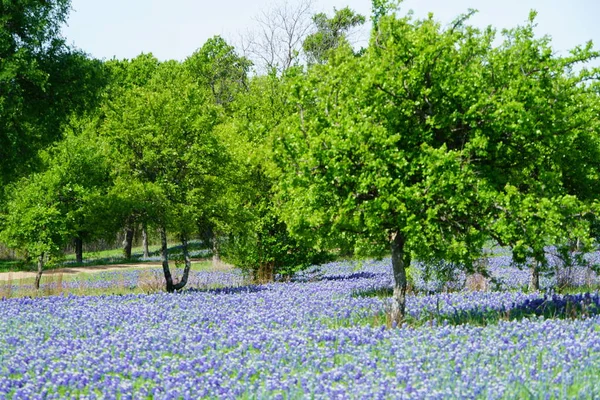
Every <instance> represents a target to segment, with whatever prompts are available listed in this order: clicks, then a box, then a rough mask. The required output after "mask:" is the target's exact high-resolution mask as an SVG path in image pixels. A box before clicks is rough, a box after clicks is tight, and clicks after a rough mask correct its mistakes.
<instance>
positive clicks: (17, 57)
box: [0, 0, 600, 321]
mask: <svg viewBox="0 0 600 400" xmlns="http://www.w3.org/2000/svg"><path fill="white" fill-rule="evenodd" d="M395 5H396V2H393V1H379V0H378V1H373V12H374V16H373V18H372V22H373V25H372V27H373V29H372V32H371V40H370V43H369V45H368V47H367V48H364V49H361V50H360V51H355V50H354V49H353V48H352V47H351V46H350V40H349V37H348V35H349V33H350V32H351V30H352V28H354V27H356V26H358V25H360V24H363V23H364V22H365V20H366V19H365V17H364V16H361V15H359V14H356V13H355V12H354V11H352V10H351V9H349V8H342V9H339V10H334V14H333V15H331V16H328V15H326V14H324V13H318V14H315V15H312V16H310V15H308V14H307V10H308V9H309V8H308V5H307V4H304V3H302V4H301V6H299V8H298V9H297V10H295V11H293V12H292V14H291V15H285V13H284V12H283V11H281V10H279V11H277V12H276V13H275V14H276V18H275V17H274V18H273V19H268V18H267V19H266V20H263V21H262V23H263V28H264V29H265V31H268V30H269V28H270V29H271V31H272V32H279V33H281V34H283V35H284V36H285V34H287V41H288V45H289V46H288V47H286V48H285V49H287V50H288V53H289V54H287V55H280V56H282V57H283V58H284V59H285V62H284V61H282V62H277V63H273V62H272V63H267V64H268V66H269V67H268V68H267V70H266V71H261V72H264V74H252V63H251V61H250V60H249V59H248V58H246V57H244V56H241V55H240V53H239V52H238V51H237V49H236V48H235V47H233V46H232V45H231V44H229V43H227V41H225V40H224V39H223V38H221V37H218V36H215V37H213V38H211V39H209V40H208V41H207V42H206V43H204V44H202V45H201V46H200V47H199V48H198V50H196V51H195V52H194V53H193V54H191V55H190V56H189V57H188V58H187V59H186V60H184V61H174V60H171V61H162V60H157V59H156V58H155V57H154V56H152V54H141V55H139V56H138V57H136V58H134V59H131V60H108V61H98V60H93V59H91V58H90V57H88V56H87V55H85V54H84V53H82V52H81V51H79V50H76V49H72V48H70V47H68V46H66V45H65V43H64V40H63V38H62V37H61V36H60V26H61V24H62V23H64V21H65V18H66V16H67V13H68V11H69V2H68V1H66V0H64V1H62V0H56V1H44V2H35V1H25V0H20V1H16V2H3V3H2V5H0V7H1V11H2V13H1V14H0V15H1V17H0V22H1V23H2V25H1V30H0V89H1V90H0V96H1V97H0V156H1V157H2V165H1V167H0V183H1V184H2V186H3V191H2V195H0V198H1V199H2V200H1V201H0V210H1V214H0V231H2V234H1V237H2V242H3V243H4V244H7V245H9V246H11V247H16V248H18V249H20V250H21V251H23V252H24V253H26V255H27V256H28V257H29V258H30V259H32V260H33V259H36V258H37V259H38V261H40V263H39V266H40V269H41V268H42V267H43V263H44V262H45V261H47V260H48V257H49V256H50V257H51V258H55V257H56V256H59V255H60V253H61V252H63V251H64V248H65V246H67V245H68V244H70V243H74V245H75V248H76V252H77V260H78V261H83V254H82V252H83V246H84V245H85V244H89V243H93V242H95V241H98V240H100V239H102V240H109V239H110V238H111V237H112V238H113V240H114V238H115V237H116V236H117V235H118V233H119V232H124V236H125V243H126V245H125V254H126V256H130V253H131V241H132V238H133V234H134V231H135V230H136V229H142V230H143V231H144V235H145V236H146V237H147V236H148V231H150V232H156V235H155V237H158V238H159V239H160V242H161V246H162V248H163V255H164V257H163V260H162V262H163V270H164V274H165V281H166V288H167V290H169V291H172V290H179V289H181V288H183V287H184V286H185V285H186V282H187V276H188V275H187V274H184V276H183V277H182V278H181V280H176V279H175V280H174V279H173V277H172V276H171V273H170V269H169V268H170V267H169V259H168V255H167V254H168V253H167V251H166V247H167V241H168V240H179V241H181V242H182V244H183V249H184V251H183V253H184V258H186V263H187V264H189V260H187V258H189V257H186V256H185V254H187V251H186V249H187V246H186V243H187V242H188V240H190V239H192V238H201V239H202V240H204V241H205V242H207V243H206V244H207V245H209V246H210V247H211V248H212V250H213V252H214V253H215V257H216V256H218V255H223V257H224V258H225V259H226V260H228V261H231V262H234V263H235V264H236V265H237V266H239V267H242V268H243V269H244V270H246V271H247V272H248V274H249V275H251V276H253V277H254V278H255V279H258V280H272V279H274V278H275V277H276V276H279V275H287V276H288V277H289V276H291V275H293V274H294V273H296V272H298V271H300V270H302V269H304V268H306V267H307V266H309V265H311V264H314V263H318V262H321V261H323V260H325V259H327V258H328V257H330V256H331V254H334V255H339V254H343V255H353V254H356V253H364V254H368V255H376V256H382V255H384V254H386V253H389V252H390V251H391V253H392V260H393V261H394V262H393V263H392V264H393V267H394V276H395V277H396V284H395V298H396V300H397V302H396V306H395V307H396V317H395V318H396V319H397V320H398V321H399V320H400V319H401V317H402V314H403V312H404V300H403V299H404V296H405V292H406V287H407V281H408V280H407V276H406V270H407V268H409V267H410V266H411V264H414V262H413V261H419V262H422V263H426V264H427V265H429V266H430V268H433V269H434V270H438V271H440V272H441V273H443V274H447V275H448V276H450V275H452V274H454V271H455V270H460V271H468V270H473V269H476V267H477V262H478V260H479V258H480V256H481V253H482V249H483V248H484V247H485V246H486V245H488V244H489V243H499V244H501V245H503V246H506V247H508V248H509V249H510V251H511V252H512V255H513V259H514V260H515V262H517V263H521V264H522V265H524V266H529V267H530V268H531V284H532V289H536V288H539V280H540V276H541V275H543V274H544V273H545V272H547V271H552V268H550V266H549V264H548V263H547V261H546V260H547V253H548V249H549V248H550V247H551V246H554V247H552V248H555V249H557V251H558V253H560V254H561V257H562V258H563V259H564V260H565V262H572V261H573V260H575V259H576V258H577V257H581V254H584V253H585V252H587V251H590V250H592V249H593V248H594V246H596V242H595V238H596V237H597V236H598V234H597V231H598V229H597V226H598V222H597V221H598V220H597V218H596V211H597V204H596V197H597V193H598V190H599V189H600V186H599V185H600V175H599V173H598V171H599V170H600V164H599V163H600V161H599V160H600V140H599V136H598V131H599V129H600V123H599V119H598V115H599V112H600V101H599V97H598V90H597V88H598V85H597V82H598V79H597V78H598V71H597V70H593V69H587V68H586V65H587V64H586V63H587V62H588V61H590V60H593V59H594V58H597V57H598V55H599V54H598V52H596V51H595V50H594V49H593V46H592V45H591V43H590V44H588V45H585V46H581V47H578V48H576V49H574V50H573V51H572V52H571V53H570V54H569V55H566V56H559V55H557V54H556V53H555V52H554V51H553V49H552V47H551V42H550V39H549V38H547V37H538V36H536V34H535V13H532V14H531V15H530V18H529V20H528V22H526V23H525V24H524V25H523V26H519V27H517V28H514V29H511V30H506V31H503V32H502V35H501V36H498V35H497V34H496V31H495V30H494V29H493V28H491V27H490V28H486V29H477V28H474V27H472V26H470V25H469V18H470V16H471V14H472V13H471V12H470V13H469V14H466V15H462V16H459V17H458V18H457V20H456V21H455V22H454V23H453V24H452V25H450V26H448V27H444V26H442V25H441V24H440V23H438V22H437V21H436V20H435V19H434V18H433V16H430V17H428V18H426V19H423V20H417V19H414V18H412V16H411V15H410V14H409V15H407V16H402V15H400V13H399V12H398V11H397V7H396V6H395ZM305 6H306V7H305ZM275 14H274V16H275ZM265 15H267V14H265ZM303 16H306V17H307V18H306V21H303V20H301V19H302V17H303ZM311 17H312V18H311ZM269 21H272V22H273V23H274V24H276V26H271V27H269V26H267V25H268V23H269ZM277 21H279V22H277ZM292 21H293V22H294V24H296V25H294V26H296V27H298V29H300V27H302V30H301V32H302V33H300V31H289V30H287V31H286V30H285V29H283V31H282V30H281V29H282V26H280V25H281V24H283V25H284V26H283V28H285V27H286V26H288V24H287V23H288V22H290V23H291V22H292ZM265 24H267V25H265ZM277 24H279V25H277ZM284 31H285V32H284ZM274 35H275V34H274ZM266 39H268V38H266ZM271 39H272V40H271V41H270V42H269V41H268V40H267V42H265V43H263V44H265V45H270V47H271V50H273V51H276V50H277V49H279V50H281V49H280V47H281V46H280V47H277V46H279V45H281V43H283V42H281V41H279V42H278V41H277V40H276V38H275V37H272V38H271ZM284 41H285V40H284ZM280 42H281V43H280ZM260 43H262V42H260ZM255 44H259V43H258V42H256V41H255ZM263 47H264V46H263ZM267 47H269V46H267ZM276 47H277V49H276ZM260 48H261V47H260V46H258V47H256V46H255V47H253V50H252V51H253V52H254V53H252V54H254V56H257V54H255V53H256V51H257V49H260ZM264 48H266V47H264ZM299 52H302V56H300V54H299ZM262 56H263V57H262V58H263V59H264V60H267V59H272V60H274V59H275V58H277V57H276V55H275V54H271V53H269V54H263V55H262ZM273 57H275V58H273ZM259 58H261V57H259ZM282 60H283V59H282ZM301 60H306V65H302V63H301ZM9 182H12V184H8V183H9ZM188 273H189V271H188Z"/></svg>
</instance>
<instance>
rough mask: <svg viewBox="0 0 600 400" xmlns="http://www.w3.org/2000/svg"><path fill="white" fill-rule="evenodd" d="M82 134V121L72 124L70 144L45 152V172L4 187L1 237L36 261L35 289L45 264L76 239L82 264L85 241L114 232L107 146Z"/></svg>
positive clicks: (89, 134)
mask: <svg viewBox="0 0 600 400" xmlns="http://www.w3.org/2000/svg"><path fill="white" fill-rule="evenodd" d="M81 130H82V127H81V125H80V123H79V121H72V129H70V130H69V132H67V134H66V136H65V139H63V140H62V141H60V142H57V143H56V144H55V145H53V146H52V147H50V148H49V149H47V150H45V151H43V152H42V154H41V157H40V158H41V160H42V164H43V168H42V171H41V172H38V173H33V174H30V175H29V176H27V177H25V178H22V179H20V180H18V181H16V182H15V183H13V184H11V185H8V186H7V187H6V188H5V189H6V199H7V205H6V209H5V211H6V212H5V214H4V215H2V216H1V217H2V218H1V219H0V228H1V230H2V234H1V236H0V238H2V240H3V242H4V243H6V244H7V245H9V246H11V247H14V248H17V249H20V250H23V251H24V252H25V253H26V254H27V255H28V257H29V258H34V259H37V264H38V274H37V278H36V282H35V285H36V288H39V283H40V278H41V276H42V272H43V268H44V264H45V262H46V260H48V259H51V258H52V257H54V258H56V257H59V256H60V255H61V252H62V250H63V248H64V246H65V245H66V244H67V242H68V241H69V240H72V239H75V242H76V249H77V261H79V262H81V261H82V258H81V257H82V243H83V240H91V239H95V238H99V237H106V235H107V234H109V232H110V233H112V232H113V231H114V229H113V230H111V229H110V228H111V225H110V224H109V223H108V221H110V220H111V218H110V216H111V215H112V210H110V207H108V204H109V203H107V201H108V199H107V194H108V189H109V187H110V185H111V182H110V175H109V174H110V168H109V166H108V165H107V154H106V146H104V144H103V143H102V142H100V141H98V140H97V137H95V135H93V134H92V132H89V131H87V132H81ZM95 139H96V140H95Z"/></svg>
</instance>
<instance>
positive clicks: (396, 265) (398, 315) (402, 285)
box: [391, 232, 410, 325]
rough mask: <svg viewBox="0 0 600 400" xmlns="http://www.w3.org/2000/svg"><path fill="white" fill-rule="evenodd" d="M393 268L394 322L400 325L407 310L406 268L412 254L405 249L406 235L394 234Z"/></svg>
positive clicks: (392, 244) (392, 245)
mask: <svg viewBox="0 0 600 400" xmlns="http://www.w3.org/2000/svg"><path fill="white" fill-rule="evenodd" d="M391 239H392V242H391V247H392V270H393V272H394V299H393V302H392V315H391V318H392V322H395V323H396V325H399V324H400V323H401V322H402V320H403V319H404V315H405V312H406V286H407V281H406V268H407V267H408V266H410V254H408V253H406V252H405V251H404V244H405V242H406V240H405V238H404V236H402V235H401V234H400V233H398V232H396V233H393V234H392V237H391Z"/></svg>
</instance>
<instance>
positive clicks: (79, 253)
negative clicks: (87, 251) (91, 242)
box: [75, 237, 83, 264]
mask: <svg viewBox="0 0 600 400" xmlns="http://www.w3.org/2000/svg"><path fill="white" fill-rule="evenodd" d="M75 262H76V263H77V264H83V239H81V237H76V238H75Z"/></svg>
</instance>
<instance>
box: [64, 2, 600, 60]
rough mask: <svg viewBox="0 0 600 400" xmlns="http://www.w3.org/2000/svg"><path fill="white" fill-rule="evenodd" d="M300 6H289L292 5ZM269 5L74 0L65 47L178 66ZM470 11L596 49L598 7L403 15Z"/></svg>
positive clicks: (360, 37)
mask: <svg viewBox="0 0 600 400" xmlns="http://www.w3.org/2000/svg"><path fill="white" fill-rule="evenodd" d="M298 1H300V0H288V2H289V3H290V4H292V5H293V4H296V3H297V2H298ZM282 4H284V2H283V1H273V0H256V1H246V0H226V1H197V0H171V1H165V0H128V1H126V2H124V1H121V0H105V1H102V2H96V1H88V0H73V2H72V6H73V11H72V12H71V14H70V16H69V19H68V26H66V27H65V28H64V30H63V34H64V35H65V37H66V38H67V42H68V43H69V44H74V45H75V46H76V47H78V48H80V49H82V50H84V51H86V52H87V53H89V54H91V55H92V56H93V57H96V58H101V59H111V58H113V57H116V58H133V57H135V56H137V55H139V54H140V53H142V52H146V53H147V52H152V53H153V54H154V55H155V56H156V57H157V58H158V59H160V60H167V59H177V60H183V59H185V58H186V57H187V56H189V55H190V54H192V53H193V52H194V51H195V50H196V49H198V48H199V47H201V46H202V44H203V43H205V42H206V40H207V39H208V38H210V37H212V36H214V35H221V36H223V37H225V38H226V39H227V40H228V41H229V42H231V43H236V42H237V40H238V39H239V36H240V35H243V34H244V33H245V32H246V31H247V30H248V29H253V28H255V27H256V25H257V24H256V21H255V18H256V17H257V16H258V15H259V14H260V13H261V12H262V11H268V10H269V9H272V8H273V7H274V5H277V6H281V5H282ZM313 5H314V9H315V11H316V12H319V11H324V12H327V13H328V14H330V13H332V11H333V8H334V7H336V8H338V9H340V8H343V7H345V6H349V7H350V8H352V9H353V10H355V11H356V12H358V13H361V14H363V15H365V16H370V14H371V11H370V9H371V1H370V0H315V1H314V2H313ZM469 8H474V9H477V10H479V12H478V13H477V14H476V15H475V16H474V17H473V18H472V19H471V21H470V22H471V23H472V24H473V25H476V26H487V25H493V26H494V27H497V28H505V27H514V26H516V25H518V24H523V23H524V22H525V21H526V20H527V16H528V14H529V11H530V10H531V9H535V10H537V11H538V13H539V14H538V18H537V19H536V21H537V23H538V30H537V33H538V34H539V35H543V34H548V35H550V36H552V39H553V47H554V48H555V49H556V50H558V51H565V50H567V49H570V48H572V47H574V46H576V45H578V44H583V43H585V42H586V41H588V40H593V41H594V43H595V44H596V45H599V44H600V26H599V25H598V24H597V23H596V21H595V20H594V18H595V17H597V16H598V15H600V2H598V1H596V0H572V1H569V2H565V1H563V0H502V1H492V0H453V1H447V0H406V1H404V3H403V6H402V10H409V9H412V10H414V12H415V14H416V16H418V17H424V16H426V15H427V13H428V12H433V13H434V16H435V18H436V19H437V20H439V21H441V22H443V23H450V22H451V21H452V20H453V19H454V18H455V17H456V16H457V15H459V14H461V13H464V12H466V11H467V10H468V9H469ZM368 29H369V24H366V25H365V27H364V29H363V32H358V33H357V35H356V37H355V41H356V42H357V45H358V46H360V45H361V44H362V45H366V41H367V38H368Z"/></svg>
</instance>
